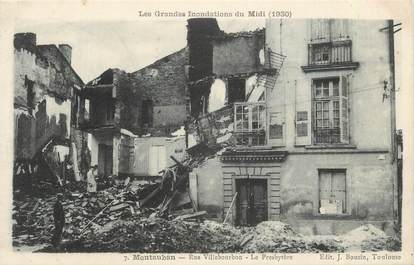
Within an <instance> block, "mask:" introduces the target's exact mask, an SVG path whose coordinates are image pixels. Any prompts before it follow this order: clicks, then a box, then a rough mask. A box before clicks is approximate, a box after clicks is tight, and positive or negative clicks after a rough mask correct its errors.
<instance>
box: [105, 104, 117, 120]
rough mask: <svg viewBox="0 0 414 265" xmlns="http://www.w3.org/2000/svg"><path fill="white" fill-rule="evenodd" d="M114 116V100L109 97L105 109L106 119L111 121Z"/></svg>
mask: <svg viewBox="0 0 414 265" xmlns="http://www.w3.org/2000/svg"><path fill="white" fill-rule="evenodd" d="M114 118H115V100H113V99H109V100H108V105H107V109H106V120H107V121H112V120H114Z"/></svg>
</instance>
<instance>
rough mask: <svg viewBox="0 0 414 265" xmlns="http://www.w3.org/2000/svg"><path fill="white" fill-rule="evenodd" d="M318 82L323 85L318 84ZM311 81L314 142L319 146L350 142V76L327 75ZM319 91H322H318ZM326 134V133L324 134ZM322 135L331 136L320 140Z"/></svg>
mask: <svg viewBox="0 0 414 265" xmlns="http://www.w3.org/2000/svg"><path fill="white" fill-rule="evenodd" d="M318 82H320V84H321V86H317V83H318ZM325 82H327V83H328V87H326V86H324V83H325ZM335 82H337V86H335ZM344 82H345V83H346V87H345V85H344ZM311 83H312V85H311V89H312V93H311V94H312V144H313V145H317V146H320V145H322V146H323V145H344V144H349V98H348V94H349V84H348V78H347V77H345V76H325V77H318V78H314V79H312V80H311ZM325 90H328V95H326V94H325V93H324V91H325ZM318 91H320V92H319V93H318ZM325 109H327V110H325ZM345 111H346V113H345ZM325 114H327V118H325ZM320 124H322V125H320ZM345 125H346V126H345ZM324 134H326V135H325V136H324ZM321 137H329V139H325V140H324V141H320V138H321Z"/></svg>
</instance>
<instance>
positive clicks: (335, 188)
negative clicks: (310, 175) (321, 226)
mask: <svg viewBox="0 0 414 265" xmlns="http://www.w3.org/2000/svg"><path fill="white" fill-rule="evenodd" d="M318 212H319V213H320V214H344V213H346V170H344V169H320V170H319V211H318Z"/></svg>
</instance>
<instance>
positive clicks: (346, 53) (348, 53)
mask: <svg viewBox="0 0 414 265" xmlns="http://www.w3.org/2000/svg"><path fill="white" fill-rule="evenodd" d="M308 55H309V57H308V65H309V66H318V65H334V64H346V63H351V62H352V41H351V40H342V41H333V42H324V43H315V44H309V45H308Z"/></svg>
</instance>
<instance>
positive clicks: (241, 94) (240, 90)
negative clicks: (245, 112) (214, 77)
mask: <svg viewBox="0 0 414 265" xmlns="http://www.w3.org/2000/svg"><path fill="white" fill-rule="evenodd" d="M245 100H246V80H245V79H243V78H232V79H229V80H228V98H227V102H228V104H232V103H234V102H244V101H245Z"/></svg>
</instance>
